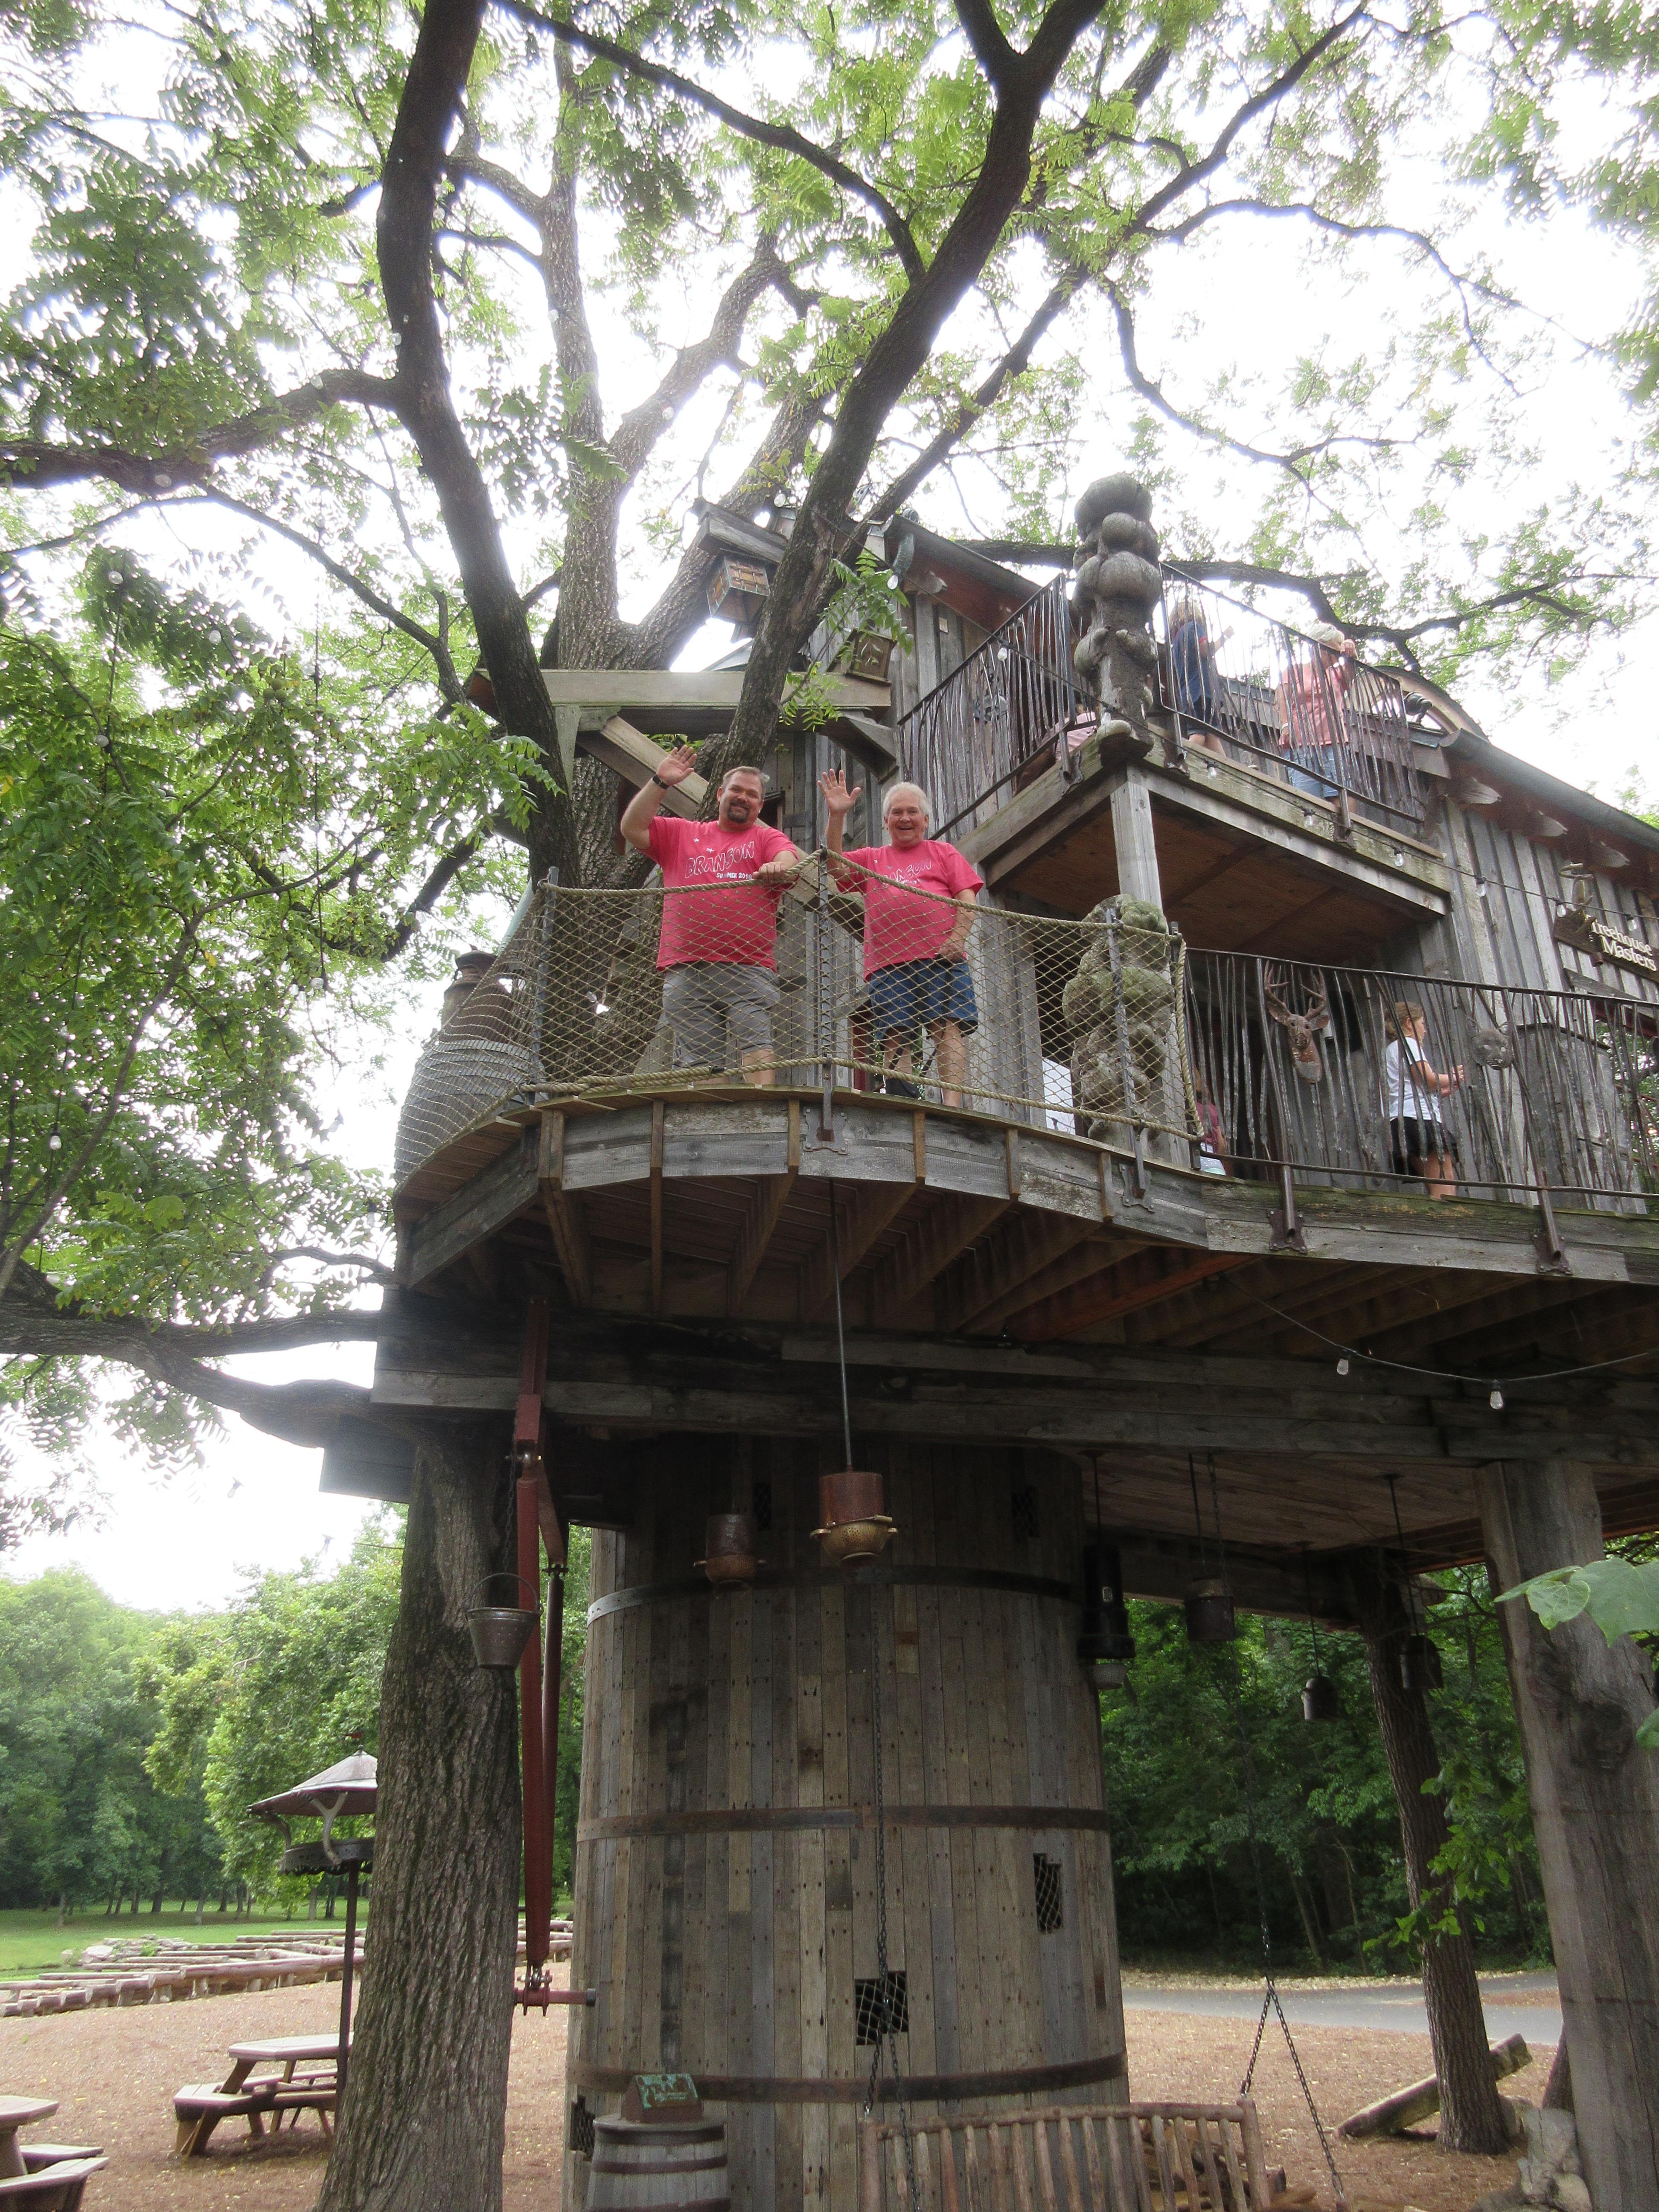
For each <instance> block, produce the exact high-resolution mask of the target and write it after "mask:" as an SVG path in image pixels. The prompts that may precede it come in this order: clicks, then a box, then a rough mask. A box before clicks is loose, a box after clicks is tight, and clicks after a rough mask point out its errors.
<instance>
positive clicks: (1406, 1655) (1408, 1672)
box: [1400, 1631, 1446, 1690]
mask: <svg viewBox="0 0 1659 2212" xmlns="http://www.w3.org/2000/svg"><path fill="white" fill-rule="evenodd" d="M1445 1679H1446V1670H1445V1668H1443V1666H1442V1665H1441V1663H1440V1646H1439V1645H1438V1644H1437V1643H1436V1642H1435V1640H1434V1638H1433V1637H1431V1636H1425V1635H1423V1634H1422V1633H1421V1632H1420V1631H1419V1633H1418V1634H1417V1635H1415V1636H1408V1637H1407V1638H1406V1643H1405V1648H1404V1650H1402V1651H1401V1654H1400V1686H1401V1689H1402V1690H1437V1689H1438V1688H1439V1687H1440V1686H1441V1684H1442V1683H1443V1681H1444V1680H1445Z"/></svg>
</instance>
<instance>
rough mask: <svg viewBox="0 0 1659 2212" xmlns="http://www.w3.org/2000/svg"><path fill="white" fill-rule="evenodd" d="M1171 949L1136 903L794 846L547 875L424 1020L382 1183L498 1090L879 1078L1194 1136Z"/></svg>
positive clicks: (954, 1100) (1093, 1131)
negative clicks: (781, 858)
mask: <svg viewBox="0 0 1659 2212" xmlns="http://www.w3.org/2000/svg"><path fill="white" fill-rule="evenodd" d="M1185 975H1186V948H1185V945H1183V943H1182V939H1181V938H1180V936H1179V935H1178V934H1177V933H1176V932H1175V931H1173V930H1172V929H1171V928H1170V926H1169V924H1168V923H1167V922H1166V921H1165V920H1164V916H1163V915H1162V914H1161V913H1160V912H1159V911H1158V908H1156V907H1152V906H1150V905H1147V904H1146V903H1145V902H1139V901H1134V900H1123V899H1115V900H1110V901H1106V902H1102V904H1100V905H1099V906H1097V907H1096V908H1094V909H1093V910H1092V911H1091V913H1090V914H1088V915H1085V917H1084V918H1083V919H1082V920H1081V921H1068V920H1064V919H1058V918H1050V917H1048V916H1032V915H1020V914H1010V913H1006V912H1002V911H1000V910H996V909H993V908H987V907H983V906H979V905H975V904H973V903H971V902H961V901H953V900H951V899H949V898H945V897H940V896H936V895H935V894H933V893H932V892H929V891H927V890H920V889H916V888H915V887H913V886H911V885H909V884H904V883H902V882H900V881H896V880H895V879H894V878H892V877H891V876H890V875H887V874H884V873H878V872H875V871H872V870H871V869H869V868H866V867H864V866H860V865H859V864H858V863H856V862H854V861H852V860H847V859H845V858H843V857H842V856H840V855H831V854H826V853H817V854H809V855H808V856H807V857H806V858H805V860H803V861H802V862H801V864H800V866H799V869H798V870H797V872H796V873H795V875H794V877H793V880H792V881H790V882H787V883H779V884H761V883H758V882H756V881H754V880H753V879H751V878H743V879H736V880H732V881H720V882H716V883H710V884H694V885H691V886H688V887H687V888H685V889H673V890H668V889H665V888H663V887H662V886H661V885H660V884H657V885H653V886H652V887H649V888H647V889H645V890H568V889H564V888H561V887H559V886H556V885H553V884H548V885H544V886H543V887H542V889H541V890H538V892H537V894H536V896H534V898H533V899H532V902H531V904H530V906H529V908H528V910H527V911H526V915H525V917H524V920H523V921H522V922H521V924H520V927H519V928H518V929H517V930H516V931H515V932H514V933H513V937H512V938H511V939H510V940H509V942H508V943H507V945H506V946H505V948H504V949H503V951H501V955H500V956H499V957H498V958H497V959H496V961H495V964H494V965H493V966H492V967H491V968H490V969H489V971H488V973H487V974H486V975H484V977H483V981H481V982H480V983H479V984H478V986H477V988H476V989H475V990H474V991H473V992H472V993H471V996H470V997H468V998H467V999H466V1000H465V1004H464V1005H462V1006H460V1007H459V1011H458V1012H455V1013H453V1015H452V1016H451V1018H449V1019H448V1020H447V1022H446V1023H445V1024H444V1026H443V1027H442V1028H441V1030H439V1031H438V1032H437V1034H436V1035H435V1036H434V1037H433V1038H432V1039H431V1040H429V1042H428V1045H427V1047H426V1048H425V1050H424V1051H423V1053H422V1056H421V1059H420V1061H419V1064H418V1065H417V1067H416V1074H415V1079H414V1082H413V1085H411V1088H410V1094H409V1097H408V1098H407V1100H406V1102H405V1103H404V1113H403V1118H402V1120H401V1121H400V1123H399V1126H398V1146H397V1156H396V1170H397V1175H398V1180H399V1181H402V1180H403V1179H404V1177H405V1176H408V1175H410V1173H412V1172H413V1170H415V1168H416V1167H417V1166H418V1165H419V1164H421V1163H422V1161H423V1160H425V1159H428V1158H430V1157H431V1155H432V1154H433V1153H434V1152H437V1151H438V1150H440V1149H441V1147H442V1146H444V1145H446V1144H447V1143H448V1142H450V1141H451V1139H453V1138H454V1137H456V1136H458V1135H459V1133H461V1132H462V1131H463V1130H465V1129H466V1128H467V1127H471V1125H472V1124H474V1123H475V1122H477V1121H481V1120H483V1119H487V1118H488V1117H489V1115H490V1114H492V1113H493V1112H495V1111H497V1110H499V1109H501V1108H502V1107H503V1106H505V1105H508V1104H512V1103H525V1104H528V1103H537V1102H543V1103H544V1102H548V1101H553V1102H555V1103H556V1102H558V1101H567V1102H575V1101H579V1100H581V1099H584V1098H599V1097H612V1096H617V1095H623V1096H626V1095H627V1094H629V1092H635V1091H639V1092H649V1093H652V1094H653V1095H656V1094H659V1093H661V1092H662V1091H664V1090H665V1089H673V1088H677V1087H680V1086H684V1087H686V1088H693V1087H696V1086H697V1085H732V1084H738V1083H744V1082H747V1083H756V1084H777V1085H788V1086H791V1087H798V1088H801V1089H811V1090H817V1089H819V1088H821V1087H822V1086H823V1084H824V1083H825V1082H826V1081H831V1082H833V1083H835V1084H836V1085H839V1086H842V1087H851V1088H854V1089H856V1090H863V1091H878V1090H880V1091H885V1092H886V1093H887V1094H888V1095H890V1096H893V1097H910V1098H915V1099H921V1100H926V1101H927V1102H928V1103H933V1104H942V1105H945V1106H951V1107H956V1106H960V1107H962V1108H963V1109H967V1110H969V1111H970V1112H975V1111H977V1112H983V1113H989V1114H993V1115H998V1116H1000V1118H1003V1119H1006V1120H1016V1121H1025V1122H1028V1123H1035V1124H1036V1125H1037V1126H1040V1127H1052V1128H1055V1129H1059V1130H1064V1131H1067V1132H1071V1133H1076V1134H1079V1135H1085V1136H1089V1137H1091V1138H1094V1139H1097V1141H1100V1142H1103V1143H1107V1144H1111V1145H1114V1146H1121V1148H1122V1149H1124V1150H1126V1151H1127V1150H1128V1149H1130V1148H1131V1147H1132V1146H1133V1141H1134V1133H1135V1132H1137V1131H1139V1132H1143V1133H1145V1132H1150V1133H1160V1134H1164V1135H1167V1136H1171V1137H1174V1138H1177V1139H1182V1140H1183V1146H1182V1152H1181V1155H1180V1156H1181V1158H1182V1162H1183V1164H1184V1163H1185V1162H1186V1159H1187V1157H1188V1146H1191V1145H1193V1144H1195V1143H1196V1142H1197V1141H1198V1140H1199V1139H1200V1137H1201V1135H1202V1133H1203V1132H1202V1127H1201V1124H1200V1120H1199V1117H1198V1111H1197V1108H1196V1106H1195V1103H1194V1092H1193V1086H1192V1080H1191V1073H1190V1068H1189V1065H1188V1051H1187V1040H1186V1026H1185V1024H1186V1015H1185V1004H1186V990H1185Z"/></svg>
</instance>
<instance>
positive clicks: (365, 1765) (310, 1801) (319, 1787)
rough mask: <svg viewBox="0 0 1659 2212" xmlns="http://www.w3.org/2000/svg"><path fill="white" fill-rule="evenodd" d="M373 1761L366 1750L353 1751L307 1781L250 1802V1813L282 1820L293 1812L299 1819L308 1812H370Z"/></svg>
mask: <svg viewBox="0 0 1659 2212" xmlns="http://www.w3.org/2000/svg"><path fill="white" fill-rule="evenodd" d="M375 1772H376V1762H375V1761H374V1759H373V1758H372V1757H371V1756H370V1754H369V1753H368V1752H366V1751H354V1752H353V1753H352V1754H351V1756H350V1758H349V1759H341V1760H339V1762H338V1763H337V1765H333V1766H329V1767H325V1768H324V1770H323V1771H322V1772H321V1773H320V1774H313V1776H312V1777H311V1779H310V1780H309V1781H308V1782H301V1783H299V1784H296V1785H295V1788H294V1789H292V1790H280V1791H278V1793H277V1795H276V1796H274V1797H262V1798H261V1799H260V1800H259V1802H258V1804H257V1805H250V1806H249V1807H248V1810H249V1812H250V1813H257V1814H258V1815H259V1817H260V1819H261V1820H285V1819H293V1818H295V1817H296V1816H298V1817H299V1818H301V1819H303V1818H304V1816H305V1815H306V1814H307V1813H308V1814H311V1815H312V1816H313V1819H316V1820H322V1819H324V1818H325V1817H327V1818H329V1819H331V1820H337V1819H339V1818H340V1817H341V1816H342V1815H343V1814H356V1813H372V1812H373V1811H374V1790H375Z"/></svg>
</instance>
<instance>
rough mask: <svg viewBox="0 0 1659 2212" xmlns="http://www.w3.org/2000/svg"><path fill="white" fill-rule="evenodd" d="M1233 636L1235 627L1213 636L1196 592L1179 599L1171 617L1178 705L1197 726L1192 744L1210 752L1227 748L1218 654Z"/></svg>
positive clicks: (1172, 657) (1187, 719)
mask: <svg viewBox="0 0 1659 2212" xmlns="http://www.w3.org/2000/svg"><path fill="white" fill-rule="evenodd" d="M1231 635H1232V632H1231V630H1230V629H1224V630H1223V631H1222V633H1221V635H1220V636H1219V637H1218V638H1212V636H1211V635H1210V623H1209V617H1208V616H1207V615H1206V612H1205V608H1204V602H1203V600H1202V599H1200V598H1199V596H1198V594H1197V593H1196V592H1188V593H1187V594H1186V595H1185V596H1184V597H1183V598H1182V599H1177V600H1176V605H1175V612H1174V614H1173V615H1172V616H1171V617H1170V675H1171V676H1172V678H1174V680H1175V696H1176V707H1177V708H1179V710H1180V713H1181V716H1182V720H1183V721H1186V722H1189V723H1193V724H1194V725H1196V726H1195V727H1194V729H1193V730H1192V731H1191V732H1190V733H1189V734H1190V741H1191V743H1192V744H1195V745H1198V746H1200V748H1201V749H1202V750H1205V751H1206V752H1212V753H1220V752H1222V751H1223V750H1224V748H1223V745H1222V743H1221V736H1220V729H1219V725H1218V719H1217V718H1218V715H1219V714H1221V712H1222V709H1223V702H1224V699H1225V692H1224V690H1223V688H1222V679H1221V671H1220V670H1219V669H1218V667H1217V666H1216V659H1215V654H1216V647H1217V646H1218V645H1225V643H1226V641H1227V640H1228V639H1229V638H1230V637H1231Z"/></svg>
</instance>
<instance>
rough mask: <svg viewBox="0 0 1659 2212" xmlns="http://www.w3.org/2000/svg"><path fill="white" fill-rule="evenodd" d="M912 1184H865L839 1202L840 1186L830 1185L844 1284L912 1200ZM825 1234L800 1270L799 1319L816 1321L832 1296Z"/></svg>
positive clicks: (833, 1283)
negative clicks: (837, 1208)
mask: <svg viewBox="0 0 1659 2212" xmlns="http://www.w3.org/2000/svg"><path fill="white" fill-rule="evenodd" d="M917 1187H918V1186H917V1185H916V1184H915V1182H897V1183H894V1182H878V1183H865V1184H862V1185H859V1186H855V1187H852V1188H849V1190H848V1200H847V1202H846V1203H845V1204H844V1205H842V1202H841V1191H842V1186H841V1185H839V1184H836V1183H834V1182H832V1183H831V1184H830V1186H829V1203H830V1205H831V1206H840V1207H841V1210H840V1211H839V1212H837V1214H836V1235H837V1237H838V1238H839V1240H840V1248H841V1279H842V1282H843V1283H844V1282H845V1281H846V1280H847V1278H848V1276H849V1275H850V1274H851V1273H852V1272H853V1270H854V1268H855V1267H858V1266H859V1265H860V1262H861V1261H862V1260H863V1258H864V1255H865V1254H866V1252H868V1250H869V1249H870V1247H871V1246H872V1244H873V1243H875V1241H876V1239H877V1237H879V1236H880V1235H881V1233H882V1231H883V1230H884V1229H886V1228H887V1227H889V1226H890V1224H891V1223H893V1222H895V1221H896V1220H897V1218H898V1217H899V1215H900V1214H901V1213H902V1212H903V1211H904V1209H905V1207H906V1206H908V1204H909V1203H910V1200H912V1198H914V1197H915V1193H916V1189H917ZM830 1249H831V1248H830V1242H829V1232H828V1231H825V1232H824V1237H823V1243H821V1244H820V1245H819V1246H818V1249H817V1251H816V1252H814V1253H813V1255H812V1256H811V1259H810V1260H809V1261H807V1262H806V1264H805V1267H802V1269H801V1271H800V1293H799V1296H800V1317H801V1319H802V1320H803V1321H816V1320H817V1317H818V1316H819V1315H820V1314H821V1313H822V1312H823V1310H824V1309H825V1308H826V1307H827V1306H828V1305H829V1302H830V1300H831V1299H832V1298H833V1297H834V1296H835V1294H836V1271H835V1264H834V1261H832V1259H831V1257H830Z"/></svg>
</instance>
